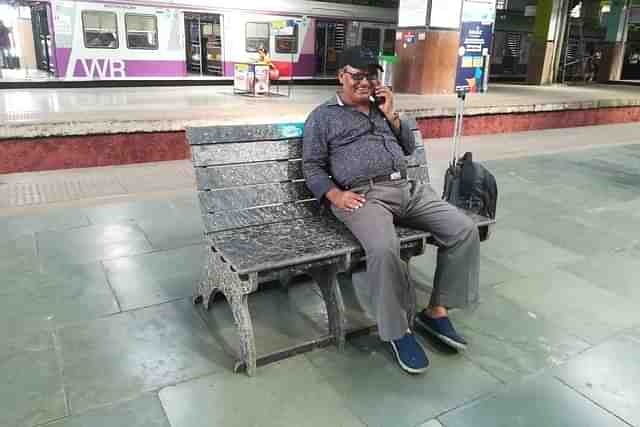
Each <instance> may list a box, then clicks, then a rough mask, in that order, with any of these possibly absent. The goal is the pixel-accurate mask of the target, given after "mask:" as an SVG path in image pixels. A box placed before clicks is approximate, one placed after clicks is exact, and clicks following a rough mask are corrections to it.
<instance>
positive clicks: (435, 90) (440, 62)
mask: <svg viewBox="0 0 640 427" xmlns="http://www.w3.org/2000/svg"><path fill="white" fill-rule="evenodd" d="M408 31H411V32H414V33H415V41H414V42H413V43H405V42H404V35H405V33H406V32H407V30H401V29H399V30H398V32H399V33H400V32H402V33H403V34H402V39H401V40H398V41H396V54H397V55H398V63H397V64H396V65H395V68H394V70H393V88H394V90H395V91H396V92H398V93H415V94H451V93H453V91H454V85H455V84H454V82H455V78H456V67H457V64H458V44H459V40H460V31H459V30H441V31H438V30H428V29H426V28H425V29H421V30H408Z"/></svg>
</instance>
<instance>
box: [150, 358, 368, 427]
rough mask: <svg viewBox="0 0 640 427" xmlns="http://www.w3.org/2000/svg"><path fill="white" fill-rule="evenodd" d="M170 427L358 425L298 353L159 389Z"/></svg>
mask: <svg viewBox="0 0 640 427" xmlns="http://www.w3.org/2000/svg"><path fill="white" fill-rule="evenodd" d="M160 399H161V401H162V405H163V407H164V409H165V411H166V413H167V416H168V417H169V421H170V422H171V426H172V427H200V426H201V427H217V426H220V427H222V426H224V427H235V426H237V427H245V426H261V427H270V426H274V427H275V426H299V427H307V426H308V427H312V426H325V425H331V426H341V427H348V426H354V427H356V426H357V427H360V426H362V427H363V426H364V424H362V422H360V420H358V418H356V416H355V415H353V414H352V413H351V412H349V410H348V409H347V408H346V405H345V402H343V400H342V398H341V396H340V395H339V394H338V393H337V392H336V391H335V390H333V388H332V387H331V386H330V384H328V383H327V382H326V380H324V379H323V378H322V377H321V376H320V375H319V373H318V372H317V369H316V368H314V367H313V366H312V365H311V364H310V363H309V362H308V361H307V360H306V359H305V358H304V357H303V356H297V357H295V358H291V359H287V360H284V361H281V362H278V363H275V364H271V365H267V366H265V367H263V368H260V369H259V370H258V375H257V376H255V377H253V378H248V377H246V376H245V375H242V374H233V373H230V372H226V373H223V374H218V375H212V376H209V377H204V378H201V379H198V380H194V381H189V382H187V383H183V384H179V385H177V386H173V387H167V388H165V389H163V390H161V391H160Z"/></svg>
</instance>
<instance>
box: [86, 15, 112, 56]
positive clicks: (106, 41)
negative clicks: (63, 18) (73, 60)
mask: <svg viewBox="0 0 640 427" xmlns="http://www.w3.org/2000/svg"><path fill="white" fill-rule="evenodd" d="M82 29H83V31H84V45H85V46H86V47H88V48H99V49H117V48H118V20H117V18H116V14H115V13H113V12H104V11H98V10H85V11H84V12H82Z"/></svg>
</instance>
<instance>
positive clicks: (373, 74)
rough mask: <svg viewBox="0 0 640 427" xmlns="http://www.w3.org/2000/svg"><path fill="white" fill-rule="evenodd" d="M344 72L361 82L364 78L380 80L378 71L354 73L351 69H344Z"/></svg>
mask: <svg viewBox="0 0 640 427" xmlns="http://www.w3.org/2000/svg"><path fill="white" fill-rule="evenodd" d="M343 73H346V74H349V75H350V76H351V78H352V79H353V80H354V81H356V82H361V81H362V80H364V79H367V80H369V81H372V80H380V77H379V74H378V73H377V72H369V73H352V72H351V71H347V70H344V71H343Z"/></svg>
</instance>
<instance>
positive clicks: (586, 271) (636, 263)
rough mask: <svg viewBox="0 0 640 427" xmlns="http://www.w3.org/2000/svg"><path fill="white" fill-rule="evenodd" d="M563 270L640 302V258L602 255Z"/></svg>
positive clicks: (622, 255)
mask: <svg viewBox="0 0 640 427" xmlns="http://www.w3.org/2000/svg"><path fill="white" fill-rule="evenodd" d="M562 269H563V270H566V271H569V272H571V273H573V274H575V275H576V276H578V277H582V278H583V279H585V280H589V281H590V282H592V283H594V284H595V285H597V286H599V287H601V288H603V289H606V290H608V291H611V292H613V293H615V294H617V295H620V296H623V297H629V298H631V299H633V300H635V301H638V302H640V287H638V277H640V258H638V257H634V256H629V255H628V254H601V255H598V256H593V257H589V258H588V259H586V260H584V261H581V262H578V263H576V264H570V265H565V266H563V267H562Z"/></svg>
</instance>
